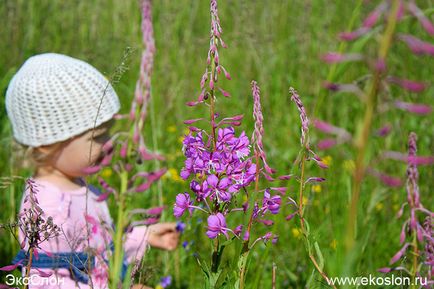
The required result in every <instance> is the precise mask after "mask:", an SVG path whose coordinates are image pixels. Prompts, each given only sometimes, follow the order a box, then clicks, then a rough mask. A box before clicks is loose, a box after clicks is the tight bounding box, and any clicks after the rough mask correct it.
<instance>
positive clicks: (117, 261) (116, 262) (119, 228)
mask: <svg viewBox="0 0 434 289" xmlns="http://www.w3.org/2000/svg"><path fill="white" fill-rule="evenodd" d="M127 184H128V172H126V171H123V172H122V173H121V190H120V193H119V200H118V201H119V202H118V216H117V224H116V232H115V242H114V259H113V270H112V271H111V273H112V274H111V275H112V276H111V280H112V283H111V288H112V289H116V288H118V284H119V281H120V274H121V268H122V262H123V250H122V248H123V244H122V243H123V242H122V236H123V231H124V217H125V194H126V191H127Z"/></svg>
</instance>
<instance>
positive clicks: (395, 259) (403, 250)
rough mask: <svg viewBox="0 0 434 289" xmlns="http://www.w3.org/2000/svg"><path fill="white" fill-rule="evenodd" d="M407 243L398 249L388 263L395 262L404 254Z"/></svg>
mask: <svg viewBox="0 0 434 289" xmlns="http://www.w3.org/2000/svg"><path fill="white" fill-rule="evenodd" d="M408 246H409V244H408V243H407V244H405V245H404V247H402V248H401V250H399V251H398V253H396V254H395V256H393V257H392V259H390V265H392V264H394V263H396V262H397V261H398V260H399V259H401V257H402V256H403V255H404V253H405V251H406V250H407V247H408Z"/></svg>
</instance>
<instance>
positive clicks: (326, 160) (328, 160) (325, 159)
mask: <svg viewBox="0 0 434 289" xmlns="http://www.w3.org/2000/svg"><path fill="white" fill-rule="evenodd" d="M322 162H323V163H324V164H325V165H326V166H328V167H329V166H330V165H331V164H332V157H331V156H325V157H323V158H322Z"/></svg>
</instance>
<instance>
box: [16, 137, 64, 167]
mask: <svg viewBox="0 0 434 289" xmlns="http://www.w3.org/2000/svg"><path fill="white" fill-rule="evenodd" d="M68 141H69V140H65V141H61V142H57V143H54V144H51V145H47V146H43V147H49V152H43V151H41V150H40V147H32V146H28V145H23V144H21V143H19V142H17V141H16V140H15V139H14V140H13V142H12V148H13V151H14V152H17V155H18V157H17V159H16V161H17V165H18V166H19V167H21V168H28V169H32V170H36V169H37V168H38V167H42V166H46V165H48V164H49V162H50V160H52V159H53V157H54V156H55V155H56V153H57V152H59V150H60V149H61V148H62V147H63V146H64V144H65V143H66V142H68Z"/></svg>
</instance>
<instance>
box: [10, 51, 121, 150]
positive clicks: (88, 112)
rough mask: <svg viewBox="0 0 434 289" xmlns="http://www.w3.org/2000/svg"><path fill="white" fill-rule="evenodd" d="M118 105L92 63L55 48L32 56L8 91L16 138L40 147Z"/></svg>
mask: <svg viewBox="0 0 434 289" xmlns="http://www.w3.org/2000/svg"><path fill="white" fill-rule="evenodd" d="M119 109H120V103H119V98H118V96H117V95H116V92H115V91H114V89H113V87H112V86H111V85H110V83H109V81H108V80H107V79H106V78H105V77H104V76H103V75H102V74H101V73H100V72H99V71H98V70H96V69H95V68H94V67H93V66H91V65H90V64H88V63H86V62H84V61H81V60H78V59H75V58H72V57H69V56H66V55H61V54H55V53H46V54H40V55H36V56H33V57H30V58H29V59H28V60H27V61H26V62H25V63H24V64H23V66H22V67H21V68H20V69H19V70H18V72H17V73H16V74H15V75H14V77H13V78H12V80H11V82H10V83H9V87H8V90H7V92H6V110H7V113H8V116H9V119H10V121H11V123H12V129H13V133H14V137H15V139H16V140H17V141H18V142H20V143H22V144H25V145H29V146H32V147H38V146H41V145H48V144H53V143H56V142H59V141H64V140H67V139H69V138H71V137H73V136H76V135H79V134H81V133H83V132H85V131H87V130H89V129H91V128H93V127H97V126H99V125H100V124H102V123H104V122H106V121H108V120H110V119H111V118H112V117H113V115H114V114H116V113H117V112H118V111H119Z"/></svg>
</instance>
